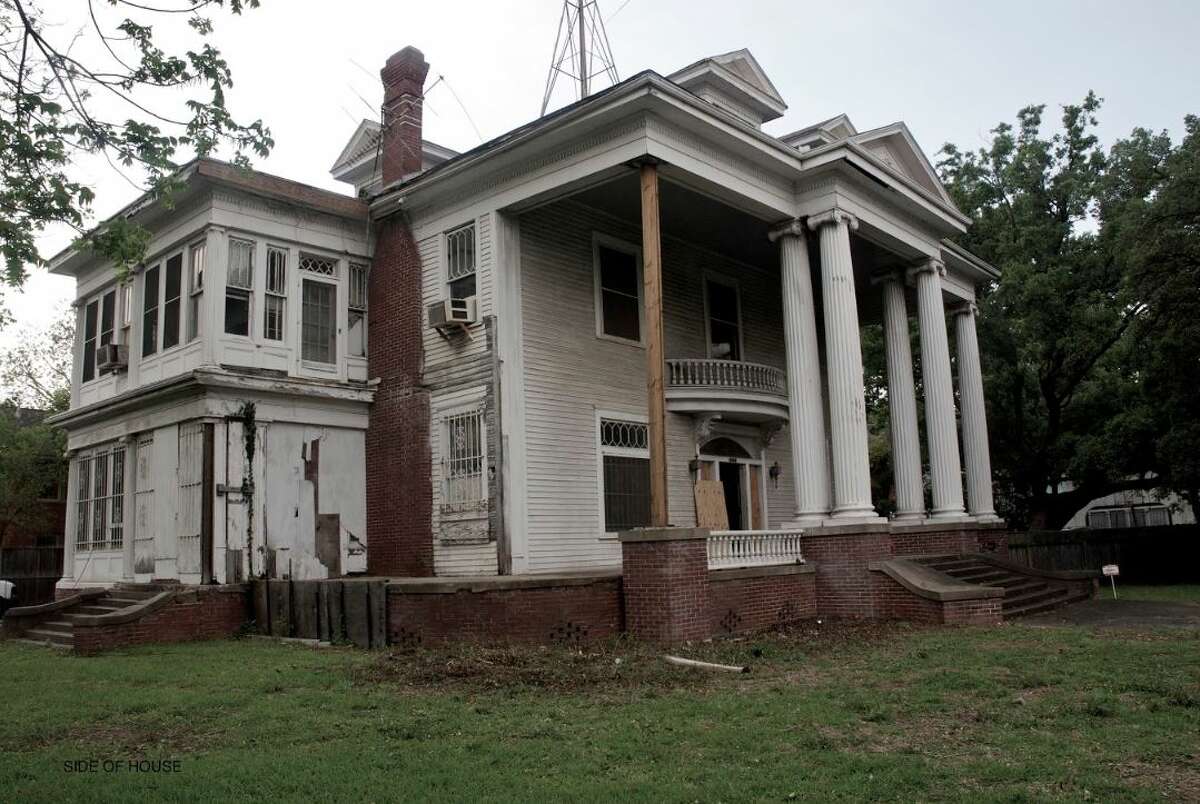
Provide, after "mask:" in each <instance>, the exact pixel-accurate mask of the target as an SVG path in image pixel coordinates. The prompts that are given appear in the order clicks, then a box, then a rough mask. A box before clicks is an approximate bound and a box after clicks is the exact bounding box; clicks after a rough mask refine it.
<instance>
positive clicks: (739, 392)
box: [666, 358, 788, 424]
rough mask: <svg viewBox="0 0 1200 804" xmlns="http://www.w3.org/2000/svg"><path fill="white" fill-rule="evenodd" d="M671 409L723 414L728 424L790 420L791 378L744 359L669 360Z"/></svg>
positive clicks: (780, 370) (774, 368)
mask: <svg viewBox="0 0 1200 804" xmlns="http://www.w3.org/2000/svg"><path fill="white" fill-rule="evenodd" d="M666 385H667V387H666V397H667V409H668V410H670V411H672V412H674V413H689V414H699V415H719V416H720V417H721V418H723V419H725V420H728V421H742V422H746V423H751V424H767V423H771V422H778V421H787V418H788V395H787V375H786V374H785V373H784V371H783V369H779V368H776V367H774V366H767V365H763V364H761V363H747V362H745V361H741V360H719V359H713V358H708V359H701V358H672V359H668V360H667V374H666Z"/></svg>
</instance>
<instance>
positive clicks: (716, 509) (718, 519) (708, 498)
mask: <svg viewBox="0 0 1200 804" xmlns="http://www.w3.org/2000/svg"><path fill="white" fill-rule="evenodd" d="M696 527H699V528H708V529H709V530H729V511H728V510H726V508H725V486H724V485H723V484H722V483H721V481H720V480H697V481H696Z"/></svg>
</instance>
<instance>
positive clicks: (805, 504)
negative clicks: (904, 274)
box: [770, 221, 829, 526]
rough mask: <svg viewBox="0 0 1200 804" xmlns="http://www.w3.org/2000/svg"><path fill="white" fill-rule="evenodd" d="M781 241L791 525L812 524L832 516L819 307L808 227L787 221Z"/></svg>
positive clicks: (774, 234) (775, 235)
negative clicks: (792, 494) (792, 504)
mask: <svg viewBox="0 0 1200 804" xmlns="http://www.w3.org/2000/svg"><path fill="white" fill-rule="evenodd" d="M770 238H771V240H772V241H776V240H777V241H779V261H780V276H781V279H782V285H783V330H784V346H785V348H786V351H787V381H788V435H789V437H790V438H791V441H792V445H791V446H792V486H793V488H794V490H795V500H796V504H795V508H794V509H793V512H792V513H793V517H794V519H793V522H790V523H788V524H789V525H792V526H803V525H812V524H815V523H817V522H820V521H821V520H822V519H824V518H825V517H827V516H828V515H829V447H828V444H827V443H826V441H825V411H824V409H823V408H822V396H821V361H820V355H819V354H818V349H817V315H816V303H815V302H814V301H813V288H812V274H811V273H810V269H809V264H808V246H807V244H806V242H805V237H804V226H803V225H802V224H801V223H800V222H799V221H789V222H788V223H785V224H783V225H781V226H779V227H777V228H775V229H773V230H772V231H771V233H770Z"/></svg>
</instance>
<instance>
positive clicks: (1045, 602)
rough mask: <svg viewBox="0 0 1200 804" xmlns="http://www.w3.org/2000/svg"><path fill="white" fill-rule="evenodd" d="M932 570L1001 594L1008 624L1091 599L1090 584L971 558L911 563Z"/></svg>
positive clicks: (933, 559)
mask: <svg viewBox="0 0 1200 804" xmlns="http://www.w3.org/2000/svg"><path fill="white" fill-rule="evenodd" d="M913 560H914V561H916V562H917V563H919V564H923V565H924V566H926V567H928V568H929V569H931V570H935V571H937V572H940V573H942V574H944V575H948V576H950V577H951V578H954V579H955V580H957V581H959V582H961V583H969V584H976V585H979V586H991V587H997V588H1000V589H1003V590H1004V601H1003V604H1002V611H1003V616H1004V619H1006V620H1011V619H1014V618H1016V617H1023V616H1025V615H1027V614H1037V613H1038V612H1042V611H1048V610H1050V609H1055V608H1058V607H1059V606H1065V605H1066V604H1068V603H1075V602H1077V601H1080V600H1087V599H1088V598H1090V597H1091V596H1092V586H1091V583H1090V582H1088V583H1087V584H1085V583H1083V582H1081V581H1080V580H1076V579H1065V578H1055V577H1052V574H1050V573H1041V572H1038V571H1036V570H1033V569H1031V568H1030V569H1028V571H1026V569H1023V568H1020V567H1018V566H1016V565H1011V564H1008V563H1001V562H998V561H994V560H992V559H989V558H986V557H982V556H973V555H948V556H927V557H924V558H916V559H913Z"/></svg>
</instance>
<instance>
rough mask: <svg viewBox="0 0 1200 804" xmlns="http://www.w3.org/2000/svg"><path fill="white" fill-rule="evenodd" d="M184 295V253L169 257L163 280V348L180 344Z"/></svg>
mask: <svg viewBox="0 0 1200 804" xmlns="http://www.w3.org/2000/svg"><path fill="white" fill-rule="evenodd" d="M182 295H183V254H176V255H175V256H173V257H170V258H168V259H167V275H166V278H165V281H164V282H163V335H162V348H163V349H170V348H171V347H173V346H178V345H179V324H180V320H179V314H180V312H181V309H182V308H181V306H180V305H181V302H180V298H181V297H182Z"/></svg>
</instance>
